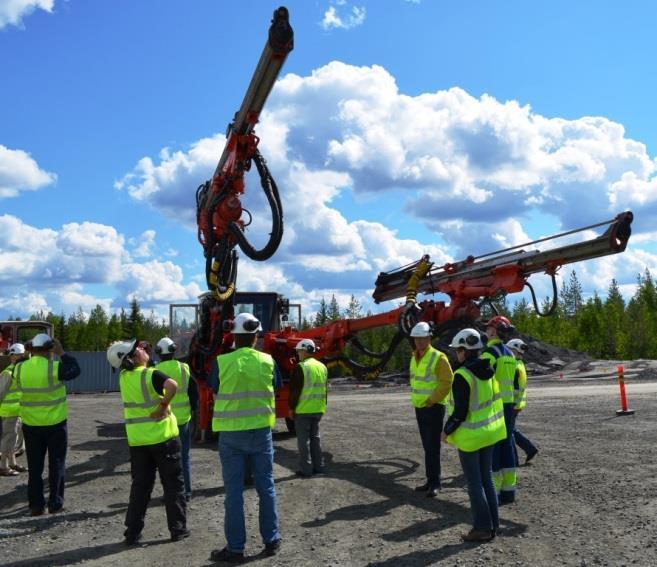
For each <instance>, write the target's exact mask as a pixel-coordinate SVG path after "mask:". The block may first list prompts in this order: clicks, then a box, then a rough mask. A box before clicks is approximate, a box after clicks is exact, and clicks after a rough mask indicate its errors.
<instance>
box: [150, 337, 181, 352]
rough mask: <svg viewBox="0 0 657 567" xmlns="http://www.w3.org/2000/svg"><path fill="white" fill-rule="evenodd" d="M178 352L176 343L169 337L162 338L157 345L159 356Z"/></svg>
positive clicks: (156, 350) (156, 349)
mask: <svg viewBox="0 0 657 567" xmlns="http://www.w3.org/2000/svg"><path fill="white" fill-rule="evenodd" d="M175 350H176V343H174V342H173V341H172V340H171V339H170V338H169V337H163V338H161V339H160V340H159V341H158V342H157V344H156V345H155V352H156V353H157V354H173V353H174V351H175Z"/></svg>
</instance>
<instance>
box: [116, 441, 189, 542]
mask: <svg viewBox="0 0 657 567" xmlns="http://www.w3.org/2000/svg"><path fill="white" fill-rule="evenodd" d="M156 470H157V471H159V473H160V482H161V483H162V488H163V489H164V506H165V508H166V512H167V524H168V525H169V531H170V532H171V535H176V534H179V533H181V532H184V531H185V529H186V528H187V507H186V503H185V483H184V481H183V474H182V465H181V456H180V439H178V437H174V438H173V439H169V441H165V442H164V443H158V444H156V445H141V446H138V447H130V474H131V475H132V486H131V487H130V503H129V504H128V512H127V513H126V516H125V525H126V527H127V529H126V531H125V535H126V537H127V536H135V535H138V534H140V533H141V530H142V529H143V528H144V517H145V516H146V508H147V507H148V503H149V502H150V499H151V492H152V491H153V486H154V484H155V471H156Z"/></svg>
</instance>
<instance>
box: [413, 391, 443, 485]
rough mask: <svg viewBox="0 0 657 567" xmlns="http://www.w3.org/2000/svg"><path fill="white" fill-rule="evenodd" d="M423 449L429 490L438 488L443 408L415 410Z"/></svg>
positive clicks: (440, 406) (433, 407)
mask: <svg viewBox="0 0 657 567" xmlns="http://www.w3.org/2000/svg"><path fill="white" fill-rule="evenodd" d="M415 417H416V419H417V425H418V427H419V429H420V437H421V438H422V447H423V448H424V468H425V471H426V474H427V483H428V484H429V486H431V488H440V435H441V433H442V432H443V419H444V418H445V406H444V405H442V404H434V405H433V406H431V407H430V408H415Z"/></svg>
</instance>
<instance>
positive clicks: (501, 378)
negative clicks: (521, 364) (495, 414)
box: [481, 338, 517, 404]
mask: <svg viewBox="0 0 657 567" xmlns="http://www.w3.org/2000/svg"><path fill="white" fill-rule="evenodd" d="M481 358H485V359H487V360H489V361H490V365H491V368H493V369H494V370H495V380H497V383H498V385H499V387H500V394H501V395H502V402H503V403H505V404H512V403H513V389H514V388H513V379H514V377H515V375H516V363H517V361H516V359H515V357H514V356H513V353H512V352H511V349H509V347H507V346H506V345H505V344H504V343H503V342H502V341H501V340H500V339H498V338H494V339H491V340H489V341H488V344H487V345H486V350H485V351H484V352H483V353H482V355H481Z"/></svg>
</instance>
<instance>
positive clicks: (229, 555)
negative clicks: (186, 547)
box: [210, 547, 244, 563]
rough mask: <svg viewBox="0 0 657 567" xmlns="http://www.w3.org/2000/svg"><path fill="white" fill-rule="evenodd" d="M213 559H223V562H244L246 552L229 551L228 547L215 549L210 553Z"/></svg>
mask: <svg viewBox="0 0 657 567" xmlns="http://www.w3.org/2000/svg"><path fill="white" fill-rule="evenodd" d="M210 560H211V561H217V562H218V561H221V562H223V563H243V562H244V552H241V553H240V552H239V551H229V550H228V548H227V547H224V548H223V549H215V550H214V551H213V552H212V553H210Z"/></svg>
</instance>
